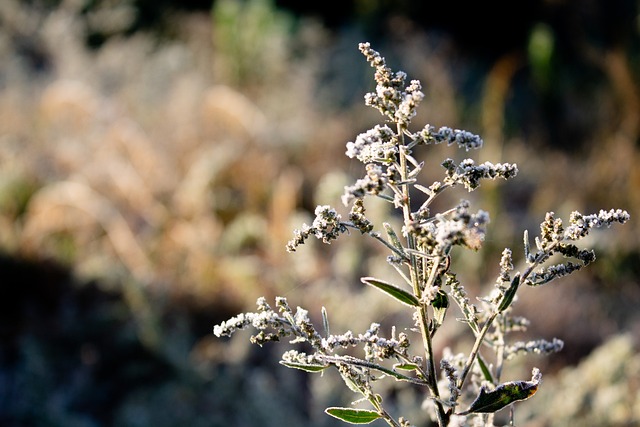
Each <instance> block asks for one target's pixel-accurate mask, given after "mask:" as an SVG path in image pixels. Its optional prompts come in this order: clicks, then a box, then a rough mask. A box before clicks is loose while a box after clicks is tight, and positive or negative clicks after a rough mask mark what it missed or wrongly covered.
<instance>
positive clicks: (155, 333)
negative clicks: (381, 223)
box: [0, 0, 640, 427]
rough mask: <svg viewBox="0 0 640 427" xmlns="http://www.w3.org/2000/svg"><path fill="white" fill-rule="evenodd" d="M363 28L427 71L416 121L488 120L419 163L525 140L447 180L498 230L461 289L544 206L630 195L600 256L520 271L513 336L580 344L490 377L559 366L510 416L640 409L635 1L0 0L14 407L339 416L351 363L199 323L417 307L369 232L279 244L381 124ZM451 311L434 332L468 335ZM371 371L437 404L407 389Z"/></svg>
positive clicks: (396, 313) (3, 317)
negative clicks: (271, 302)
mask: <svg viewBox="0 0 640 427" xmlns="http://www.w3.org/2000/svg"><path fill="white" fill-rule="evenodd" d="M362 41H370V42H371V43H372V46H373V47H374V49H376V50H378V51H380V52H381V53H382V54H383V55H384V56H385V57H386V58H387V62H388V64H389V65H390V66H391V67H392V68H393V69H394V70H399V69H401V70H404V71H406V72H407V73H408V74H409V78H412V79H413V78H415V79H419V80H421V81H422V83H423V87H424V91H425V93H426V95H427V97H426V100H425V102H424V103H423V105H422V106H421V108H420V111H419V115H418V117H417V118H416V119H415V120H414V123H415V124H416V126H417V127H422V126H423V125H424V124H426V123H431V124H433V125H434V126H443V125H446V126H450V127H458V128H462V129H466V130H469V131H472V132H474V133H477V134H480V135H481V136H482V137H483V138H484V141H485V147H484V148H483V149H482V150H480V151H478V152H472V153H458V152H456V150H455V149H453V148H447V147H433V148H432V149H430V150H425V151H421V152H418V153H417V154H416V156H417V157H418V158H419V159H420V160H424V161H426V162H427V164H428V165H431V166H429V167H427V168H426V170H425V172H424V177H423V179H424V180H425V181H424V184H426V185H428V184H429V183H430V182H431V181H430V180H434V179H439V178H440V177H441V173H442V171H441V170H440V169H441V168H440V167H439V166H438V165H439V163H440V161H441V160H442V159H444V157H445V156H449V157H456V158H459V157H460V156H469V155H470V156H472V157H473V158H474V159H476V160H479V161H485V160H489V161H492V162H499V161H508V162H515V163H518V165H519V168H520V174H519V176H518V177H517V178H516V179H515V180H512V181H510V182H508V183H497V185H494V184H493V183H486V184H483V186H482V187H481V189H480V190H479V191H477V192H475V193H472V194H468V193H466V192H464V191H460V192H457V193H455V192H454V193H452V194H451V195H450V198H449V199H443V200H442V206H447V203H454V202H456V201H457V200H458V199H459V198H463V197H464V198H470V199H471V200H472V201H473V203H474V205H475V206H476V207H477V208H479V209H484V210H487V211H489V212H490V214H491V218H492V222H491V225H490V227H489V230H488V239H487V241H486V242H485V245H484V247H483V249H482V250H480V251H479V252H477V253H469V252H462V251H460V252H458V253H457V254H456V255H457V258H456V260H455V262H454V267H453V268H454V269H459V277H460V278H461V279H462V280H463V284H465V286H466V287H467V291H468V292H469V293H470V295H472V296H476V295H481V294H483V292H485V291H486V290H487V289H488V287H490V286H491V283H492V282H493V281H494V278H495V274H496V271H497V265H498V260H499V257H500V252H501V251H502V248H504V247H505V246H506V247H511V248H513V250H514V253H515V254H516V257H517V258H518V259H519V258H521V253H522V250H521V248H522V243H521V242H522V230H524V229H528V230H529V231H530V234H531V235H532V236H533V235H535V233H536V232H537V227H538V224H539V223H540V221H541V220H542V219H543V218H544V214H545V212H547V211H555V212H556V213H557V214H558V215H559V216H562V217H563V218H568V215H569V213H570V212H571V211H573V210H580V211H582V212H584V213H591V212H597V211H598V210H599V209H601V208H604V209H610V208H623V209H627V210H628V211H629V212H630V213H631V215H632V221H631V222H630V223H628V224H626V225H624V226H615V227H613V228H611V229H609V230H603V231H602V232H596V233H594V234H593V235H592V236H591V237H590V239H589V240H588V241H587V242H586V244H587V245H588V246H589V247H593V248H594V249H595V250H596V252H597V255H598V260H597V261H596V262H595V263H594V264H593V265H591V266H589V268H587V269H585V270H583V271H580V272H578V273H576V274H575V275H574V276H573V277H568V278H565V279H562V280H560V281H559V282H554V283H553V284H550V285H547V286H544V287H541V288H539V289H523V291H522V295H521V297H520V300H519V301H518V303H517V306H516V311H517V313H518V314H521V315H523V316H527V317H529V318H530V320H531V321H532V325H531V327H530V329H529V330H528V331H527V332H523V333H520V334H518V336H514V337H513V338H514V339H521V340H527V339H534V338H540V337H542V338H546V339H551V338H553V337H558V338H560V339H562V340H564V341H565V349H564V350H563V351H562V352H561V353H559V354H555V355H552V356H551V357H546V358H538V357H523V358H521V359H517V360H516V361H514V363H513V364H512V365H508V367H507V369H506V371H505V373H504V375H503V379H504V380H514V379H528V378H529V373H530V370H531V367H532V366H538V367H540V368H542V371H543V374H544V382H543V385H542V387H541V389H540V391H539V392H538V394H537V395H536V396H535V398H533V399H531V400H529V401H527V402H525V403H522V404H519V405H518V406H517V410H516V421H517V425H526V426H569V425H581V426H637V425H640V397H639V396H640V394H639V393H638V391H639V389H640V354H639V353H638V348H639V347H638V345H639V344H640V311H639V310H638V307H639V304H640V257H639V249H640V247H639V239H638V235H639V234H638V233H639V231H640V226H639V224H640V222H638V220H637V217H638V215H639V214H640V210H639V207H640V170H639V168H638V164H640V151H639V144H640V89H639V87H640V9H639V2H638V1H637V0H611V1H605V0H583V1H580V0H526V1H518V2H508V1H485V2H471V1H469V2H467V1H461V0H448V1H442V2H419V1H409V0H407V1H399V2H389V1H383V0H371V1H367V0H344V1H342V2H340V4H339V5H338V6H336V5H334V4H332V3H330V2H313V1H307V2H296V1H290V0H289V1H272V0H245V1H242V0H215V1H213V2H211V1H199V0H191V1H183V2H178V1H171V0H162V1H156V2H154V1H148V0H129V1H127V0H122V1H117V0H94V1H88V0H87V1H83V0H62V1H57V0H48V1H45V0H41V1H37V0H33V1H26V0H25V1H18V0H3V1H2V2H1V4H0V338H1V343H0V425H2V426H7V427H18V426H60V427H76V426H78V427H80V426H82V427H85V426H87V427H89V426H119V427H120V426H122V427H125V426H126V427H138V426H139V427H142V426H154V427H156V426H157V427H165V426H167V427H169V426H193V427H198V426H203V427H217V426H234V427H255V426H282V425H291V426H309V427H315V426H318V427H320V426H336V425H342V424H340V423H338V422H337V421H336V420H333V419H331V418H330V417H328V416H327V415H325V414H324V413H323V412H322V411H323V409H324V408H325V407H326V406H328V405H341V404H345V403H348V402H350V401H351V400H353V398H354V397H353V395H351V394H350V393H349V392H348V390H346V388H345V387H344V385H343V384H341V381H340V379H339V377H336V376H335V375H333V374H331V373H328V374H325V375H324V377H320V376H310V375H307V374H304V373H301V372H294V371H292V370H289V369H286V368H284V367H282V366H280V365H278V364H277V360H278V359H279V355H280V354H281V353H282V352H283V351H285V349H287V348H288V347H287V346H286V345H272V346H266V347H264V348H254V346H251V345H250V344H249V342H248V341H249V340H248V338H249V336H250V334H249V333H239V334H237V335H236V336H234V338H233V339H217V338H215V337H214V336H213V334H212V327H213V325H214V324H217V323H219V322H221V321H222V320H225V319H227V318H228V317H230V316H233V315H235V314H237V313H238V312H240V311H246V310H252V309H253V308H254V304H255V300H256V299H257V298H258V297H259V296H262V295H264V296H266V297H267V298H269V299H272V298H273V297H274V296H275V295H283V296H285V297H287V298H288V299H289V301H290V303H291V304H292V306H294V307H295V306H296V305H301V306H304V307H306V308H308V309H309V310H310V311H311V315H312V317H313V318H314V319H316V320H317V319H318V318H319V313H320V308H321V307H322V306H325V307H327V310H328V312H329V316H330V319H331V322H332V329H333V331H335V332H338V331H344V330H346V329H353V330H354V331H355V332H361V331H364V330H365V329H366V328H367V327H368V326H369V324H370V323H371V322H372V321H377V322H381V323H382V324H383V328H387V330H388V328H390V326H391V325H393V324H396V325H398V327H409V326H410V324H411V320H410V319H409V318H407V317H408V316H407V313H406V312H403V311H402V307H398V306H397V305H396V304H395V303H394V302H393V301H387V300H386V299H385V298H384V297H383V296H382V295H379V294H378V293H376V292H375V291H370V290H368V289H363V287H362V285H361V284H360V281H359V277H360V276H362V275H378V276H381V277H385V276H386V275H389V274H390V272H389V270H388V269H387V268H386V266H385V263H384V262H380V261H381V260H382V259H383V257H385V256H386V255H385V253H384V251H381V248H380V247H377V246H376V245H373V244H371V242H367V241H366V239H361V238H360V236H357V235H355V234H354V235H351V236H347V237H345V238H343V239H342V240H341V241H339V242H337V243H335V244H332V245H331V246H329V247H326V246H322V245H318V244H314V243H313V242H310V243H309V244H308V245H305V246H304V247H303V248H301V249H300V250H299V251H298V252H297V253H295V254H287V253H286V252H285V250H284V247H285V244H286V242H287V240H288V239H289V238H290V237H291V235H292V234H291V233H292V230H293V229H294V228H295V227H297V226H300V225H301V224H302V222H304V221H310V219H311V215H312V213H313V209H314V207H315V205H316V204H332V205H334V206H336V207H338V208H340V209H342V208H341V207H340V206H339V205H340V203H339V196H340V194H341V193H342V188H343V186H344V185H346V184H349V183H350V182H351V181H352V180H354V179H355V178H358V177H360V176H361V174H362V169H361V167H360V166H361V165H358V164H355V163H356V162H353V161H351V160H350V159H348V158H346V157H345V156H344V151H345V144H346V142H347V141H349V140H353V139H354V138H355V136H356V135H357V134H358V133H360V132H363V131H365V130H367V129H369V128H370V127H371V126H373V125H374V124H376V123H379V122H380V117H379V116H378V113H377V112H376V111H374V110H371V109H369V108H368V107H365V106H364V103H363V95H364V93H365V92H366V91H368V90H371V88H372V87H373V80H372V71H371V69H370V68H369V66H368V64H366V62H365V61H364V59H363V57H362V56H361V54H360V53H359V52H358V50H357V44H358V43H359V42H362ZM368 207H369V212H370V214H371V216H372V217H374V218H377V219H382V218H387V215H389V211H388V210H387V207H386V206H384V205H382V204H375V203H372V204H371V205H368ZM392 221H393V219H392ZM390 277H392V276H390ZM455 315H456V314H455V313H452V314H450V316H451V317H454V316H455ZM448 320H449V321H451V322H452V323H451V324H452V325H453V326H450V327H449V328H448V329H444V330H443V331H442V332H439V334H440V335H441V336H442V341H440V342H438V343H436V344H437V351H442V349H443V348H444V347H445V346H449V347H451V348H452V350H453V351H456V352H457V351H461V352H466V351H468V349H469V345H470V344H469V336H468V334H466V332H465V330H464V328H460V327H458V326H457V325H455V322H453V320H452V319H448ZM381 387H382V389H383V390H384V391H385V393H386V395H387V396H389V397H388V401H389V402H390V403H391V407H392V408H393V410H394V411H396V412H397V413H398V414H405V415H406V416H407V417H409V418H410V419H411V421H412V422H413V423H415V424H417V425H428V417H427V414H426V413H425V411H424V410H423V409H421V400H422V398H421V395H420V391H419V390H415V389H413V388H411V387H402V386H401V385H398V384H395V383H393V382H392V381H383V382H381ZM501 419H502V422H504V417H502V418H500V417H498V421H500V420H501Z"/></svg>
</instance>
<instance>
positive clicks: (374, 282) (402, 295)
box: [360, 277, 420, 307]
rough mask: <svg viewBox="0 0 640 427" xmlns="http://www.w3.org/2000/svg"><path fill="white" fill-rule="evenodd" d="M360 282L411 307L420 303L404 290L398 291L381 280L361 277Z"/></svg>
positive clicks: (398, 289)
mask: <svg viewBox="0 0 640 427" xmlns="http://www.w3.org/2000/svg"><path fill="white" fill-rule="evenodd" d="M360 280H362V283H365V284H367V285H371V286H373V287H375V288H378V289H380V290H381V291H382V292H385V293H386V294H388V295H391V296H392V297H393V298H395V299H397V300H398V301H400V302H401V303H403V304H406V305H409V306H412V307H418V306H419V305H420V302H419V301H418V299H417V298H416V297H415V296H414V295H413V294H411V293H409V292H407V291H405V290H404V289H400V288H398V287H396V286H394V285H392V284H391V283H387V282H385V281H383V280H379V279H375V278H373V277H363V278H362V279H360Z"/></svg>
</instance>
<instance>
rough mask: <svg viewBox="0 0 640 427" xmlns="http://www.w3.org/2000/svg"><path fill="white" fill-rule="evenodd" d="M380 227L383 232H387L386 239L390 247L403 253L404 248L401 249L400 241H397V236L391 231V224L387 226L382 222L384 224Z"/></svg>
mask: <svg viewBox="0 0 640 427" xmlns="http://www.w3.org/2000/svg"><path fill="white" fill-rule="evenodd" d="M382 226H383V227H384V231H386V232H387V237H388V240H389V243H390V244H391V246H393V247H394V248H396V249H397V250H398V251H400V252H401V253H402V252H404V248H403V247H402V243H400V239H398V235H397V234H396V232H395V231H393V228H392V227H391V224H389V223H388V222H384V223H382Z"/></svg>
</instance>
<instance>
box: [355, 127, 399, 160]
mask: <svg viewBox="0 0 640 427" xmlns="http://www.w3.org/2000/svg"><path fill="white" fill-rule="evenodd" d="M397 153H398V146H397V143H396V139H395V134H394V132H393V131H392V130H391V128H389V126H387V125H382V126H381V125H376V126H375V127H374V128H373V129H369V130H368V131H366V132H364V133H361V134H360V135H358V136H357V137H356V140H355V141H354V142H348V143H347V152H346V154H347V156H348V157H350V158H352V159H353V158H357V159H358V160H360V161H361V162H362V163H372V162H378V163H391V162H393V161H394V160H395V159H396V156H397Z"/></svg>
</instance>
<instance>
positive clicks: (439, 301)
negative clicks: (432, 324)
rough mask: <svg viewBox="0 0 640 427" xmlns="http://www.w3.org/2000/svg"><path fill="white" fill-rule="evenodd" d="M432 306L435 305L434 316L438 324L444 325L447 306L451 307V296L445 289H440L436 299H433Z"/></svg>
mask: <svg viewBox="0 0 640 427" xmlns="http://www.w3.org/2000/svg"><path fill="white" fill-rule="evenodd" d="M431 306H432V307H433V317H434V320H435V321H436V323H437V326H440V325H442V322H444V316H445V315H446V314H447V308H449V297H448V296H447V294H446V293H444V292H443V291H438V293H437V294H436V297H435V299H434V300H433V301H431Z"/></svg>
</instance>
